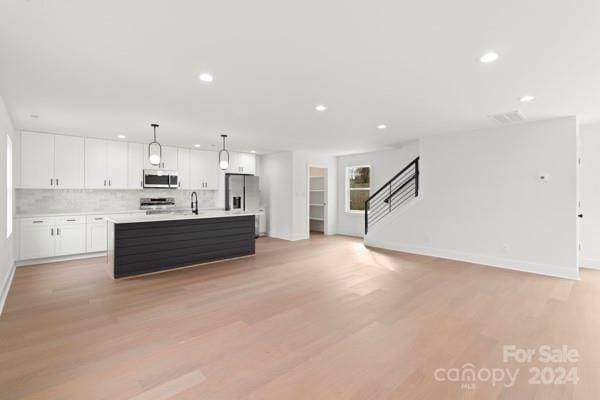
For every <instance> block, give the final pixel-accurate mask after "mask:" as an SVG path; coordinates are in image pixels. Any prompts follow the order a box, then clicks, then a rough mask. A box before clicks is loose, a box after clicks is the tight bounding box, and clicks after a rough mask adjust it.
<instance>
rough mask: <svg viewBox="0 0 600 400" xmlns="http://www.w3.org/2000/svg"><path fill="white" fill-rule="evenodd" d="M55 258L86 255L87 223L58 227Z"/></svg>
mask: <svg viewBox="0 0 600 400" xmlns="http://www.w3.org/2000/svg"><path fill="white" fill-rule="evenodd" d="M55 249H56V252H55V253H54V255H55V256H66V255H69V254H81V253H85V223H83V224H72V225H57V226H56V236H55Z"/></svg>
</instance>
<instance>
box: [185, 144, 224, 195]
mask: <svg viewBox="0 0 600 400" xmlns="http://www.w3.org/2000/svg"><path fill="white" fill-rule="evenodd" d="M217 164H218V153H216V152H214V151H202V150H192V151H191V155H190V179H191V187H190V189H193V190H217V189H218V184H219V182H218V176H219V171H218V168H219V167H218V165H217Z"/></svg>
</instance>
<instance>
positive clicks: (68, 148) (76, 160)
mask: <svg viewBox="0 0 600 400" xmlns="http://www.w3.org/2000/svg"><path fill="white" fill-rule="evenodd" d="M83 146H84V144H83V138H80V137H73V136H61V135H55V136H54V177H55V181H54V184H55V187H57V188H61V189H80V188H82V187H83V179H84V178H83V168H84V161H83V156H84V151H83Z"/></svg>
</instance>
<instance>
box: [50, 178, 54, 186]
mask: <svg viewBox="0 0 600 400" xmlns="http://www.w3.org/2000/svg"><path fill="white" fill-rule="evenodd" d="M50 186H54V179H52V178H50Z"/></svg>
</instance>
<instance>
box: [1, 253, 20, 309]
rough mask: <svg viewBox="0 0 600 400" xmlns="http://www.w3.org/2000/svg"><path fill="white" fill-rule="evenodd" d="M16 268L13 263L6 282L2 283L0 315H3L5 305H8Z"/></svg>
mask: <svg viewBox="0 0 600 400" xmlns="http://www.w3.org/2000/svg"><path fill="white" fill-rule="evenodd" d="M15 270H16V266H15V263H14V262H13V263H11V266H10V271H9V272H8V275H7V276H6V279H5V280H4V282H2V287H1V288H0V315H2V311H4V303H6V298H7V297H8V291H9V290H10V287H11V285H12V281H13V278H14V276H15Z"/></svg>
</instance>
